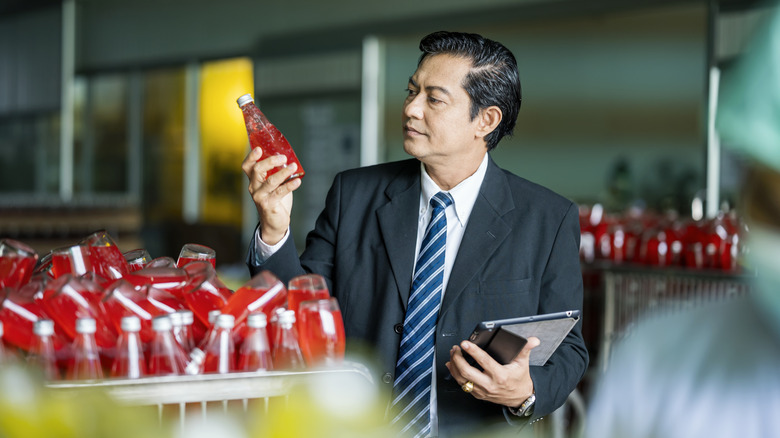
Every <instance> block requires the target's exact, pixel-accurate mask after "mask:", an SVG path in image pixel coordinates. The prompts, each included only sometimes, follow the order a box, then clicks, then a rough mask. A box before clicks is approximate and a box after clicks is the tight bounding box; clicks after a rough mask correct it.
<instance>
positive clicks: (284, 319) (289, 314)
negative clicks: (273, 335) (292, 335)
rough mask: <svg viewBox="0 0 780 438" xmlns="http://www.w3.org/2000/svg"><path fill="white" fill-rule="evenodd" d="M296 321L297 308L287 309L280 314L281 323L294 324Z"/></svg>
mask: <svg viewBox="0 0 780 438" xmlns="http://www.w3.org/2000/svg"><path fill="white" fill-rule="evenodd" d="M294 322H295V310H285V311H284V312H282V313H281V314H279V324H292V323H294Z"/></svg>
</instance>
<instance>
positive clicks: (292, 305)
mask: <svg viewBox="0 0 780 438" xmlns="http://www.w3.org/2000/svg"><path fill="white" fill-rule="evenodd" d="M328 298H330V293H329V292H328V290H327V289H287V302H288V305H287V307H288V308H289V309H290V310H293V311H295V314H296V315H299V313H298V308H299V307H300V305H301V302H302V301H309V300H327V299H328Z"/></svg>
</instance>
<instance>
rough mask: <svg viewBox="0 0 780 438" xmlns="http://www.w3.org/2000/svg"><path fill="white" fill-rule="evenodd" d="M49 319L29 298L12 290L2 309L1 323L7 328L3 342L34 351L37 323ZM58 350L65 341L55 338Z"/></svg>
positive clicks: (0, 308) (0, 310)
mask: <svg viewBox="0 0 780 438" xmlns="http://www.w3.org/2000/svg"><path fill="white" fill-rule="evenodd" d="M43 319H49V316H48V315H47V314H46V312H44V310H43V309H42V308H41V307H40V305H38V303H36V302H35V301H33V299H32V298H30V297H28V296H24V295H21V294H20V293H18V292H16V291H13V290H11V291H10V292H9V293H8V295H7V296H6V297H5V299H4V300H3V302H2V306H1V307H0V321H2V323H3V326H4V327H5V333H4V334H3V340H4V341H5V342H7V343H9V344H11V345H14V346H16V347H19V348H21V349H22V350H25V351H32V350H33V349H34V348H35V345H36V343H37V341H36V337H35V334H34V331H33V328H34V325H35V323H36V322H37V321H40V320H43ZM55 342H56V344H55V345H56V348H57V350H59V349H61V348H62V347H63V345H64V340H63V339H62V338H61V337H60V336H57V337H56V338H55Z"/></svg>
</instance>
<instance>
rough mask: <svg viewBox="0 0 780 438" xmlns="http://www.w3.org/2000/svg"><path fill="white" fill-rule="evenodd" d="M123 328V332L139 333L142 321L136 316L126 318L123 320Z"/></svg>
mask: <svg viewBox="0 0 780 438" xmlns="http://www.w3.org/2000/svg"><path fill="white" fill-rule="evenodd" d="M121 327H122V331H123V332H128V333H136V332H139V331H141V320H140V319H139V318H138V317H137V316H135V315H130V316H125V317H123V318H122V322H121Z"/></svg>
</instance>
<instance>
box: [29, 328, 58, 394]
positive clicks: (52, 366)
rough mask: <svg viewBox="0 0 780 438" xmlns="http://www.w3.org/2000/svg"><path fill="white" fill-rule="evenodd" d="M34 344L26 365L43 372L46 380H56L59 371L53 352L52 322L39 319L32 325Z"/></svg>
mask: <svg viewBox="0 0 780 438" xmlns="http://www.w3.org/2000/svg"><path fill="white" fill-rule="evenodd" d="M33 333H34V334H35V341H34V342H35V344H33V348H32V350H31V351H30V355H29V356H27V363H29V364H31V365H33V366H35V367H37V368H38V369H39V370H40V371H41V372H43V377H44V378H45V379H46V380H58V379H59V378H60V370H59V368H58V367H57V356H56V353H55V350H54V339H53V336H54V321H52V320H50V319H39V320H37V321H35V322H34V323H33Z"/></svg>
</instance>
